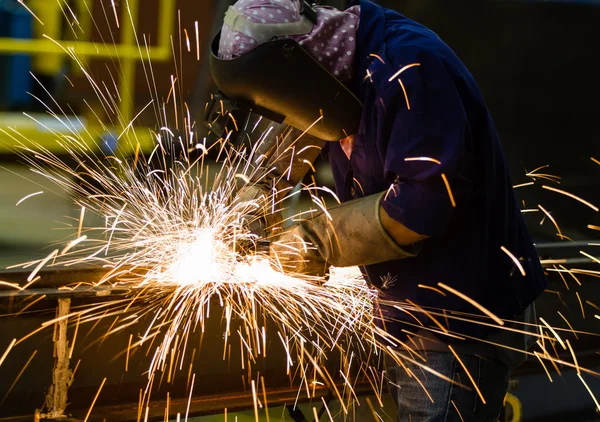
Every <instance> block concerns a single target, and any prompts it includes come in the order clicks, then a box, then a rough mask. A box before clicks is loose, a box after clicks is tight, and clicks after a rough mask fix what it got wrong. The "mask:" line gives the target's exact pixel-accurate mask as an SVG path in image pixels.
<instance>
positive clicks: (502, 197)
mask: <svg viewBox="0 0 600 422" xmlns="http://www.w3.org/2000/svg"><path fill="white" fill-rule="evenodd" d="M356 4H360V6H361V11H360V25H359V29H358V34H357V54H356V76H355V81H354V82H353V83H352V84H351V86H350V88H351V89H352V91H353V92H354V93H355V94H356V95H357V96H358V98H359V99H360V100H361V101H362V102H363V104H364V111H363V114H362V120H361V124H360V129H359V131H358V133H356V134H355V136H354V143H353V150H352V154H351V157H350V159H348V157H347V155H346V153H344V151H343V150H342V148H341V146H340V144H339V143H332V144H330V145H329V153H328V155H329V160H330V163H331V167H332V170H333V174H334V178H335V184H336V190H337V194H338V196H339V197H340V199H341V200H342V201H349V200H352V199H355V198H359V197H362V196H367V195H372V194H376V193H379V192H383V191H387V192H388V194H387V196H386V198H385V200H384V201H383V203H382V206H383V208H384V209H385V210H386V212H387V213H388V214H389V215H390V216H391V217H392V218H393V219H395V220H397V221H399V222H400V223H402V224H403V225H404V226H406V227H407V228H409V229H411V230H413V231H414V232H416V233H419V234H422V235H427V236H429V238H428V239H427V240H425V241H424V242H423V245H422V250H421V251H420V253H419V254H418V256H416V257H415V258H410V259H403V260H398V261H391V262H385V263H382V264H377V265H370V266H367V267H365V268H363V273H364V274H365V276H366V278H367V279H368V281H369V282H370V283H372V285H374V286H375V287H377V288H378V289H379V290H380V291H381V297H382V298H384V299H385V298H388V299H392V300H395V301H400V302H404V303H409V302H408V301H410V302H412V303H413V304H415V305H417V306H418V307H421V308H423V309H428V310H430V311H433V314H432V315H434V314H435V313H440V314H443V310H446V311H458V312H464V313H467V314H472V315H477V316H479V317H481V316H482V315H483V314H482V313H481V312H480V311H479V310H478V309H477V308H475V307H474V306H473V305H472V304H470V303H469V302H468V301H466V300H465V299H463V298H460V297H459V296H458V295H456V294H454V293H451V292H450V291H448V290H445V289H443V288H441V287H440V286H439V285H438V283H440V282H441V283H443V284H445V285H447V286H449V287H451V288H452V289H455V290H456V291H458V292H460V293H462V294H464V295H466V296H468V297H469V298H470V299H472V300H474V301H476V302H477V303H478V304H480V305H482V306H484V307H485V308H487V309H488V310H490V311H491V312H493V313H494V314H496V315H497V316H498V317H500V318H507V319H510V318H514V317H515V316H516V315H518V314H520V313H521V312H522V311H523V310H524V309H525V308H526V307H527V306H528V305H529V304H531V303H532V302H533V301H534V300H535V299H536V298H537V297H538V296H539V295H540V294H541V293H542V291H543V290H544V288H545V286H546V283H547V282H546V278H545V276H544V271H543V269H542V267H541V265H540V262H539V259H538V256H537V254H536V250H535V247H534V246H533V243H532V240H531V238H530V235H529V233H528V230H527V228H526V226H525V223H524V220H523V218H522V215H521V211H520V209H519V205H518V202H517V201H516V199H515V196H514V194H513V188H512V183H511V180H510V176H509V173H508V168H507V165H506V162H505V158H504V154H503V151H502V147H501V144H500V140H499V137H498V133H497V131H496V128H495V126H494V123H493V121H492V118H491V116H490V114H489V112H488V109H487V107H486V105H485V103H484V99H483V96H482V94H481V92H480V91H479V88H478V87H477V84H476V83H475V80H474V78H473V77H472V76H471V74H470V73H469V71H468V70H467V68H466V67H465V66H464V64H463V63H462V62H461V61H460V60H459V58H458V57H457V56H456V55H455V54H454V53H453V52H452V50H451V49H450V48H449V47H448V46H447V45H446V44H445V43H444V42H443V41H442V40H440V38H439V37H438V36H437V35H436V34H435V33H434V32H432V31H431V30H429V29H428V28H426V27H424V26H422V25H420V24H418V23H416V22H414V21H413V20H411V19H408V18H406V17H405V16H403V15H401V14H399V13H397V12H394V11H391V10H388V9H384V8H382V7H380V6H379V5H376V4H374V3H372V2H369V1H364V0H360V1H355V2H354V3H352V4H351V5H356ZM515 260H517V261H518V265H517V263H515ZM411 307H412V305H411ZM413 309H414V308H413ZM381 310H382V311H383V314H384V315H385V317H386V318H388V319H390V320H391V321H393V322H390V321H388V322H386V329H387V330H388V332H390V333H391V334H393V335H396V336H400V337H402V336H403V333H405V332H406V331H415V330H416V329H417V328H418V327H419V326H420V324H425V325H430V326H431V325H433V324H434V323H433V322H432V319H431V318H430V317H427V316H426V314H425V313H424V312H422V311H418V312H414V311H413V312H411V313H410V314H409V313H407V312H404V311H403V310H401V309H398V308H397V307H389V306H383V305H382V307H381ZM446 315H447V317H448V318H444V317H443V316H438V317H436V319H437V320H438V322H441V323H442V324H443V325H444V326H446V325H448V328H449V329H450V331H454V332H459V333H462V334H465V335H468V336H479V335H484V334H485V333H488V332H489V328H486V326H483V325H478V324H475V323H473V322H464V321H461V320H459V319H454V318H452V315H453V314H451V313H448V312H447V313H446ZM454 315H456V314H454ZM463 316H464V315H463ZM415 317H416V318H417V319H419V320H420V321H418V322H417V321H415ZM468 318H469V319H478V317H474V318H470V317H468ZM484 321H485V322H488V323H489V322H491V320H485V319H484ZM403 330H405V331H403ZM453 339H454V338H453V337H447V338H446V339H445V340H447V341H449V342H452V341H453Z"/></svg>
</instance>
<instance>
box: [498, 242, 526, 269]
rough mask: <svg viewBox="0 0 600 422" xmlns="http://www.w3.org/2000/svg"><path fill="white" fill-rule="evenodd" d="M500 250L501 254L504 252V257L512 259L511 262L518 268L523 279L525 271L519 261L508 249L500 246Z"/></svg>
mask: <svg viewBox="0 0 600 422" xmlns="http://www.w3.org/2000/svg"><path fill="white" fill-rule="evenodd" d="M500 249H502V252H504V253H505V254H506V255H508V256H509V258H510V259H512V261H513V262H514V263H515V265H516V266H517V267H518V268H519V271H521V275H522V276H523V277H525V269H524V268H523V266H522V265H521V263H520V262H519V260H518V259H517V257H516V256H514V255H513V254H512V253H511V252H510V251H509V250H508V249H506V248H505V247H504V246H500Z"/></svg>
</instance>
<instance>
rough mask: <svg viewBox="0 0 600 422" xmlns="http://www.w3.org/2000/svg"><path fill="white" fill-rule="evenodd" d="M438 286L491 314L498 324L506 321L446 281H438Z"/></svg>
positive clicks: (488, 314)
mask: <svg viewBox="0 0 600 422" xmlns="http://www.w3.org/2000/svg"><path fill="white" fill-rule="evenodd" d="M438 286H440V287H441V288H442V289H446V290H448V291H449V292H450V293H453V294H455V295H456V296H458V297H460V298H461V299H462V300H464V301H466V302H469V303H470V304H471V305H473V306H474V307H476V308H477V309H479V310H480V311H481V312H483V313H484V314H486V315H487V316H489V317H490V318H491V319H493V320H494V322H496V324H498V325H504V321H502V320H501V319H500V318H498V317H497V316H496V315H495V314H494V313H492V312H491V311H490V310H489V309H487V308H485V307H484V306H482V305H480V304H479V303H477V302H476V301H474V300H473V299H471V298H470V297H469V296H467V295H465V294H464V293H461V292H459V291H458V290H456V289H453V288H452V287H450V286H447V285H445V284H444V283H438Z"/></svg>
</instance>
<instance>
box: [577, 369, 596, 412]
mask: <svg viewBox="0 0 600 422" xmlns="http://www.w3.org/2000/svg"><path fill="white" fill-rule="evenodd" d="M577 376H578V377H579V379H580V380H581V382H582V384H583V385H584V387H585V389H586V390H587V391H588V393H590V396H591V397H592V400H594V404H595V405H596V410H597V411H600V404H598V400H597V399H596V396H594V393H593V392H592V390H591V389H590V387H589V386H588V385H587V383H586V382H585V381H584V379H583V377H582V376H581V374H580V373H579V372H578V373H577Z"/></svg>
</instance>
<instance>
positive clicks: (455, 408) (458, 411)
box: [450, 400, 465, 422]
mask: <svg viewBox="0 0 600 422" xmlns="http://www.w3.org/2000/svg"><path fill="white" fill-rule="evenodd" d="M450 403H452V406H454V410H456V413H458V417H459V418H460V420H461V422H465V420H464V419H463V417H462V415H461V414H460V410H458V407H456V403H454V400H450Z"/></svg>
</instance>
